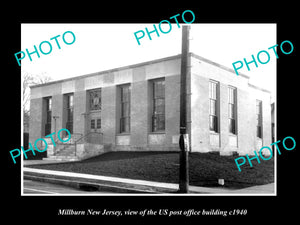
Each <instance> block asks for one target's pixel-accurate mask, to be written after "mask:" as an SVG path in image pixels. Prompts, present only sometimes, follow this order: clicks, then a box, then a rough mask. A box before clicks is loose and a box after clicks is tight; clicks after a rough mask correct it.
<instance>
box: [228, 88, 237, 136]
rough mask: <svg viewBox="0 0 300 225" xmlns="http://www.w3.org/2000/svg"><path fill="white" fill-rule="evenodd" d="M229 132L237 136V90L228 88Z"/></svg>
mask: <svg viewBox="0 0 300 225" xmlns="http://www.w3.org/2000/svg"><path fill="white" fill-rule="evenodd" d="M228 132H229V134H232V135H236V134H237V88H236V87H233V86H228Z"/></svg>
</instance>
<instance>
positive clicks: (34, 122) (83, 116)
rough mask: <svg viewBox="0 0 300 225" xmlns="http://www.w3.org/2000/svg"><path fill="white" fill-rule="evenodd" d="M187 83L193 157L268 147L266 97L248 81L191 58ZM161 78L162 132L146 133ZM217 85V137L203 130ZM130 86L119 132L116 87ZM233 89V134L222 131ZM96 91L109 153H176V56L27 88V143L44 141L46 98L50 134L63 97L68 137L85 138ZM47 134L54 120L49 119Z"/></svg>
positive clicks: (61, 110) (61, 124)
mask: <svg viewBox="0 0 300 225" xmlns="http://www.w3.org/2000/svg"><path fill="white" fill-rule="evenodd" d="M189 62H190V65H191V67H190V70H189V71H190V72H189V74H188V77H187V78H188V84H187V91H188V96H187V122H188V124H187V130H188V133H189V134H190V144H191V150H192V151H193V152H208V151H219V152H220V153H221V154H222V155H228V154H232V152H239V153H240V154H246V153H249V152H250V153H251V152H253V151H254V150H255V149H257V148H258V147H259V146H261V145H269V144H270V143H271V108H270V95H269V93H268V92H265V91H262V90H260V89H258V88H256V87H254V86H251V85H250V86H249V84H248V77H246V76H242V75H240V76H236V75H235V73H234V72H232V71H230V70H229V69H226V68H224V67H223V66H220V65H218V64H216V63H213V62H210V61H209V60H206V59H204V58H201V57H198V56H195V55H193V54H191V57H190V60H189ZM159 78H163V79H165V131H164V132H152V130H151V126H152V125H151V108H152V95H153V93H152V85H151V82H152V81H153V80H155V79H159ZM210 80H215V81H218V82H219V90H218V98H219V103H218V105H219V132H218V133H213V132H210V131H209V81H210ZM123 84H130V85H131V101H130V110H131V114H130V116H131V123H130V133H120V126H119V118H120V99H119V96H120V93H119V85H123ZM229 85H230V86H233V87H236V88H237V118H236V119H237V134H236V135H232V134H230V133H229V130H228V86H229ZM97 88H101V95H102V96H101V101H102V110H101V121H102V122H101V131H102V132H103V144H105V145H106V146H108V147H110V150H120V151H126V150H146V151H147V150H179V147H178V140H179V117H180V110H179V109H180V108H179V107H180V105H179V103H180V55H179V56H173V57H168V58H165V59H161V60H154V61H151V62H146V63H141V64H138V65H133V66H128V67H123V68H117V69H113V70H109V71H104V72H99V73H94V74H89V75H85V76H80V77H75V78H70V79H66V80H62V81H54V82H51V83H49V84H44V85H37V86H34V87H32V88H31V115H34V116H32V117H31V121H30V142H31V143H32V142H34V141H35V140H36V139H37V138H40V137H43V136H44V123H45V106H44V104H45V103H44V98H45V97H52V116H58V117H59V118H58V119H57V120H56V132H57V131H58V130H59V129H61V128H64V127H65V123H66V110H65V109H64V107H65V105H66V104H65V102H64V101H65V96H64V95H65V94H70V93H73V94H74V118H73V121H74V125H73V129H74V133H80V134H82V135H85V134H87V133H88V132H89V126H90V124H89V123H90V122H89V120H88V118H89V117H88V115H87V113H88V112H89V96H88V91H89V90H92V89H97ZM256 99H260V100H262V101H263V138H262V141H260V140H258V139H257V137H256V124H255V121H256V120H255V116H256V115H255V110H256V107H255V106H256V105H255V104H256ZM51 130H52V132H55V130H54V119H52V128H51Z"/></svg>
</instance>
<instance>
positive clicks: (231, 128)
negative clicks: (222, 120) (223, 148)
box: [228, 119, 235, 134]
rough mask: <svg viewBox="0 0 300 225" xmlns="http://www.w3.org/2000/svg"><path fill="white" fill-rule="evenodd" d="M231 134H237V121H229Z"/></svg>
mask: <svg viewBox="0 0 300 225" xmlns="http://www.w3.org/2000/svg"><path fill="white" fill-rule="evenodd" d="M228 121H229V132H230V133H232V134H235V120H234V119H229V120H228Z"/></svg>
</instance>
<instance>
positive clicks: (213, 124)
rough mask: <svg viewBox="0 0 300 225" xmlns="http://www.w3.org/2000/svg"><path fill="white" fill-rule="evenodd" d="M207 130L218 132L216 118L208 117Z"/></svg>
mask: <svg viewBox="0 0 300 225" xmlns="http://www.w3.org/2000/svg"><path fill="white" fill-rule="evenodd" d="M209 129H210V130H211V131H215V132H218V119H217V117H216V116H209Z"/></svg>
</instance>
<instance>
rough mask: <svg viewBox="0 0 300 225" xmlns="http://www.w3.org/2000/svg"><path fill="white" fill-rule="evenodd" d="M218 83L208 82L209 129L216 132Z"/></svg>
mask: <svg viewBox="0 0 300 225" xmlns="http://www.w3.org/2000/svg"><path fill="white" fill-rule="evenodd" d="M217 90H218V82H216V81H209V129H210V130H211V131H214V132H218V113H217V108H218V99H217Z"/></svg>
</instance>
